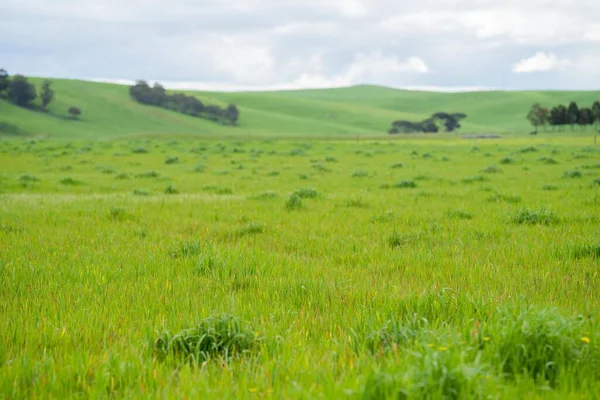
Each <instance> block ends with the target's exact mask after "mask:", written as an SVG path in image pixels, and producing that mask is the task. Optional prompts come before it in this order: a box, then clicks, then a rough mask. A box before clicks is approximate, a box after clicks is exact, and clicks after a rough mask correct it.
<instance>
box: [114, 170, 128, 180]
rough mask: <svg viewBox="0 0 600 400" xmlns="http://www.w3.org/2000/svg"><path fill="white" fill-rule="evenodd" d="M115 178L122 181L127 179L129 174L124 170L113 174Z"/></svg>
mask: <svg viewBox="0 0 600 400" xmlns="http://www.w3.org/2000/svg"><path fill="white" fill-rule="evenodd" d="M115 179H117V180H120V181H123V180H126V179H129V175H128V174H126V173H124V172H121V173H120V174H117V175H115Z"/></svg>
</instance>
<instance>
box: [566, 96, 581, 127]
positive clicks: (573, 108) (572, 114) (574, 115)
mask: <svg viewBox="0 0 600 400" xmlns="http://www.w3.org/2000/svg"><path fill="white" fill-rule="evenodd" d="M567 122H568V123H569V125H571V130H573V127H574V126H575V124H577V123H579V107H578V106H577V103H575V102H574V101H572V102H571V103H569V107H568V108H567Z"/></svg>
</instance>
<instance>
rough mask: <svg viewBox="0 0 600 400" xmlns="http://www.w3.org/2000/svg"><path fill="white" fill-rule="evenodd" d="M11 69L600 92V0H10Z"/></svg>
mask: <svg viewBox="0 0 600 400" xmlns="http://www.w3.org/2000/svg"><path fill="white" fill-rule="evenodd" d="M0 67H4V68H6V69H7V70H8V71H9V73H11V74H13V73H23V74H26V75H33V76H50V77H69V78H86V79H90V78H93V79H104V80H111V81H118V80H133V79H146V80H150V81H154V80H158V81H161V82H165V83H167V82H168V85H167V86H171V87H190V88H202V89H215V90H231V89H252V88H257V89H264V88H272V89H275V88H305V87H332V86H346V85H354V84H360V83H370V84H379V85H386V86H392V87H399V88H432V89H435V88H439V89H440V90H474V89H477V88H501V89H598V88H600V0H410V1H405V0H169V1H164V0H0Z"/></svg>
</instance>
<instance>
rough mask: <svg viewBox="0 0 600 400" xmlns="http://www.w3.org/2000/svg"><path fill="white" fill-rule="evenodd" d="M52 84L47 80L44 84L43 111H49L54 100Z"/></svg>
mask: <svg viewBox="0 0 600 400" xmlns="http://www.w3.org/2000/svg"><path fill="white" fill-rule="evenodd" d="M50 85H52V82H51V81H49V80H48V79H46V80H45V81H44V82H43V83H42V88H41V90H40V98H41V99H42V110H44V111H47V110H48V105H49V104H50V103H51V102H52V100H54V90H52V89H51V88H50Z"/></svg>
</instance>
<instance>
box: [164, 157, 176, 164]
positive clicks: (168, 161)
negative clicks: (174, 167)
mask: <svg viewBox="0 0 600 400" xmlns="http://www.w3.org/2000/svg"><path fill="white" fill-rule="evenodd" d="M178 162H179V157H167V159H166V160H165V164H176V163H178Z"/></svg>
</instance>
